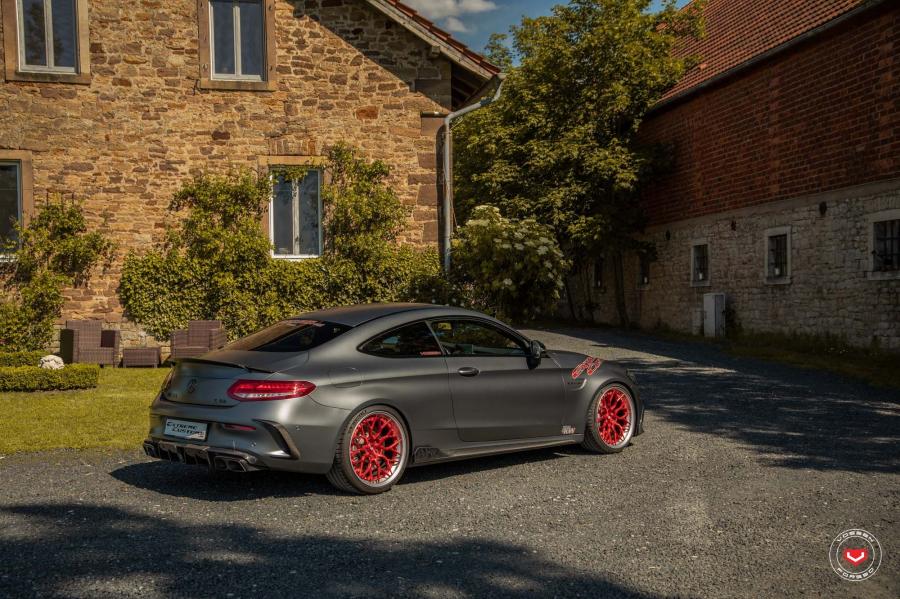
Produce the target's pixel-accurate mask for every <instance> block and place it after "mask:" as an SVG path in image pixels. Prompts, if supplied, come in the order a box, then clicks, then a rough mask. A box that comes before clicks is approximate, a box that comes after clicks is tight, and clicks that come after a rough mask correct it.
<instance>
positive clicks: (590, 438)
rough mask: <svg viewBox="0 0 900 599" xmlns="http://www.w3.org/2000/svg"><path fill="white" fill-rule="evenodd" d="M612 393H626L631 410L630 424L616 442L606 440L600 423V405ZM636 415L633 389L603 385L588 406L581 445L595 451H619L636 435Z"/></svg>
mask: <svg viewBox="0 0 900 599" xmlns="http://www.w3.org/2000/svg"><path fill="white" fill-rule="evenodd" d="M610 393H612V394H613V395H611V397H612V396H618V394H619V393H621V394H622V395H624V398H625V400H626V401H627V406H628V411H629V414H628V425H627V427H623V428H626V430H625V432H624V434H623V435H622V437H621V439H619V440H618V441H616V442H615V443H610V442H608V441H607V440H604V438H603V436H602V434H601V431H600V427H599V425H598V410H599V407H600V402H601V401H603V400H604V397H606V396H607V394H610ZM618 397H621V396H618ZM616 415H617V416H619V417H621V410H619V411H617V413H616ZM636 416H637V411H636V405H635V403H634V397H633V396H632V394H631V391H629V390H628V388H627V387H625V385H621V384H619V383H613V384H611V385H607V386H605V387H603V388H602V389H600V391H599V392H598V393H597V395H596V397H594V399H593V401H591V403H590V405H589V406H588V411H587V415H586V416H585V430H584V441H582V442H581V446H582V447H584V448H585V449H587V450H588V451H592V452H594V453H619V452H620V451H622V450H623V449H625V448H626V447H627V446H628V444H629V443H630V442H631V438H632V437H633V436H634V429H635V424H636V423H635V417H636Z"/></svg>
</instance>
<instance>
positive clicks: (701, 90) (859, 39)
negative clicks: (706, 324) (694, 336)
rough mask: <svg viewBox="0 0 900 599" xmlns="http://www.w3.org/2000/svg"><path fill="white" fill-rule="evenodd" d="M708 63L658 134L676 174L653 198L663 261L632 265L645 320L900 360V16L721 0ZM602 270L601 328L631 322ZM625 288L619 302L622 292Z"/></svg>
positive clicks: (660, 122) (657, 115)
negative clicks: (721, 300) (708, 299)
mask: <svg viewBox="0 0 900 599" xmlns="http://www.w3.org/2000/svg"><path fill="white" fill-rule="evenodd" d="M705 13H706V20H707V34H706V36H705V37H704V38H703V39H701V40H697V41H694V40H692V41H690V42H686V43H684V44H683V45H682V46H681V47H680V48H679V49H678V52H680V53H682V54H684V55H698V56H699V57H700V59H701V62H700V65H699V66H698V67H697V68H695V69H694V70H692V71H691V72H689V73H688V74H687V75H686V76H685V77H684V78H683V80H682V81H681V82H680V83H679V84H677V85H676V86H675V87H674V88H673V89H672V90H670V91H669V92H668V93H667V94H666V96H665V97H664V98H663V99H662V100H661V101H660V102H659V103H658V104H657V105H656V106H655V107H654V108H653V110H652V111H651V113H650V114H649V116H648V118H647V119H646V121H645V123H644V124H643V126H642V130H641V136H642V137H643V139H644V140H645V141H648V142H662V143H668V144H672V148H673V150H674V159H675V166H674V169H673V170H672V171H671V172H669V173H668V174H666V175H665V176H662V177H661V178H659V179H658V180H657V181H655V182H654V184H653V186H652V187H651V188H650V189H647V190H646V192H645V193H644V195H643V201H644V203H645V207H646V210H647V213H648V215H649V218H650V220H651V222H650V227H649V228H648V230H647V232H646V239H647V240H649V241H651V242H653V243H654V244H655V247H656V249H657V253H658V260H656V261H655V262H647V261H642V260H640V259H639V258H638V257H636V256H633V257H631V259H629V260H628V261H627V265H626V266H627V270H628V272H627V273H626V287H627V294H626V299H627V304H628V308H629V313H630V316H631V318H632V319H633V320H636V321H637V322H639V323H640V325H641V326H643V327H648V328H652V327H655V326H658V325H661V324H662V325H667V326H670V327H673V328H675V329H678V330H682V331H688V332H691V331H693V332H695V333H696V332H699V331H700V328H701V322H702V315H703V313H702V309H703V296H704V294H707V293H724V294H725V296H726V303H727V306H728V308H727V310H726V316H727V320H728V321H730V322H729V324H730V325H731V326H735V325H739V326H740V327H742V328H743V329H744V330H751V331H765V332H783V333H791V332H799V333H806V334H815V335H822V334H826V333H827V334H837V335H842V336H845V337H846V338H847V339H848V340H849V341H850V342H852V343H854V344H857V345H869V344H871V343H878V344H879V345H880V346H882V347H888V348H893V349H900V5H898V3H896V2H890V1H874V2H873V1H869V2H865V1H860V0H821V1H813V0H804V1H802V2H783V1H781V0H709V2H708V4H707V8H706V10H705ZM611 276H612V268H611V267H608V266H607V267H604V266H603V265H602V262H601V265H600V266H599V267H598V268H597V269H595V272H594V281H593V285H592V286H593V287H594V290H593V292H592V293H593V294H594V298H595V299H594V303H595V304H596V306H597V308H596V311H595V314H594V317H595V318H596V319H598V320H600V321H604V320H605V321H612V322H614V321H615V320H616V312H615V302H614V301H613V293H612V291H611V290H610V291H608V292H604V287H605V285H604V279H607V280H608V279H610V278H611ZM610 287H611V286H610Z"/></svg>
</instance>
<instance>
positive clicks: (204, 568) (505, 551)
mask: <svg viewBox="0 0 900 599" xmlns="http://www.w3.org/2000/svg"><path fill="white" fill-rule="evenodd" d="M2 512H3V519H4V520H5V521H6V522H7V523H9V524H11V525H10V526H5V527H4V529H3V533H2V534H0V558H2V559H3V564H4V568H3V570H2V572H0V596H4V597H6V596H10V597H12V596H15V597H25V596H99V595H103V596H117V597H121V596H132V595H134V596H148V595H152V596H166V597H201V598H205V597H216V598H218V597H225V596H226V594H227V596H228V597H235V598H237V597H260V596H272V597H278V596H281V597H284V596H290V597H307V596H315V597H316V598H325V597H363V596H365V597H372V596H387V597H397V596H411V597H422V596H440V597H536V596H568V597H575V596H583V597H650V595H646V594H642V593H637V592H635V591H633V590H631V589H629V588H628V587H627V586H625V585H624V584H623V583H622V582H618V581H612V580H609V579H607V578H605V577H604V576H602V575H600V574H589V573H585V572H582V571H578V570H573V569H571V568H568V567H565V566H562V565H559V564H557V563H554V562H553V561H549V560H548V559H547V558H546V556H542V555H541V554H539V553H535V552H533V551H531V550H530V549H528V548H525V547H520V546H516V545H510V544H504V543H498V542H494V541H487V540H479V539H465V540H448V541H446V542H394V541H384V540H375V539H369V538H365V536H360V537H355V538H352V539H351V538H341V537H337V536H328V535H317V536H311V535H310V536H307V535H292V534H286V533H285V534H282V533H279V534H277V535H276V534H272V532H271V531H268V530H265V529H260V528H256V527H253V526H248V525H243V524H218V525H215V526H210V525H208V524H196V525H195V524H184V523H180V522H173V521H172V520H171V519H169V520H167V519H165V518H164V517H163V516H156V515H152V514H149V515H148V514H147V513H146V512H143V513H139V512H134V511H128V510H123V509H119V508H114V507H108V506H97V505H85V504H83V503H70V504H61V505H25V506H14V507H9V508H4V509H3V510H2ZM10 521H11V522H10ZM24 531H28V534H27V535H25V534H22V533H23V532H24ZM36 564H39V565H40V566H39V567H35V565H36Z"/></svg>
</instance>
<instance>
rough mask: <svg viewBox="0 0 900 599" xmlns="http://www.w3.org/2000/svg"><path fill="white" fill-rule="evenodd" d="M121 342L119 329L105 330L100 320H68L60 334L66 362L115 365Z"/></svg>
mask: <svg viewBox="0 0 900 599" xmlns="http://www.w3.org/2000/svg"><path fill="white" fill-rule="evenodd" d="M119 344H120V334H119V331H112V330H110V331H104V330H103V323H102V322H101V321H99V320H67V321H66V328H64V329H63V330H62V331H60V334H59V353H60V355H61V356H62V359H63V361H64V362H65V363H66V364H74V363H82V364H101V365H105V366H115V365H116V364H117V363H118V359H119Z"/></svg>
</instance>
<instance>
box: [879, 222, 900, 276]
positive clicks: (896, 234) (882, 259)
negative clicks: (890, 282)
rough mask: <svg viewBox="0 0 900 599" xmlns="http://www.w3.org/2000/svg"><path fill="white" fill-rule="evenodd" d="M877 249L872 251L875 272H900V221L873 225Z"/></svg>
mask: <svg viewBox="0 0 900 599" xmlns="http://www.w3.org/2000/svg"><path fill="white" fill-rule="evenodd" d="M873 227H874V231H873V235H874V241H875V249H874V250H873V251H872V258H873V261H872V270H873V271H874V272H896V271H900V219H894V220H884V221H880V222H876V223H873Z"/></svg>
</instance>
